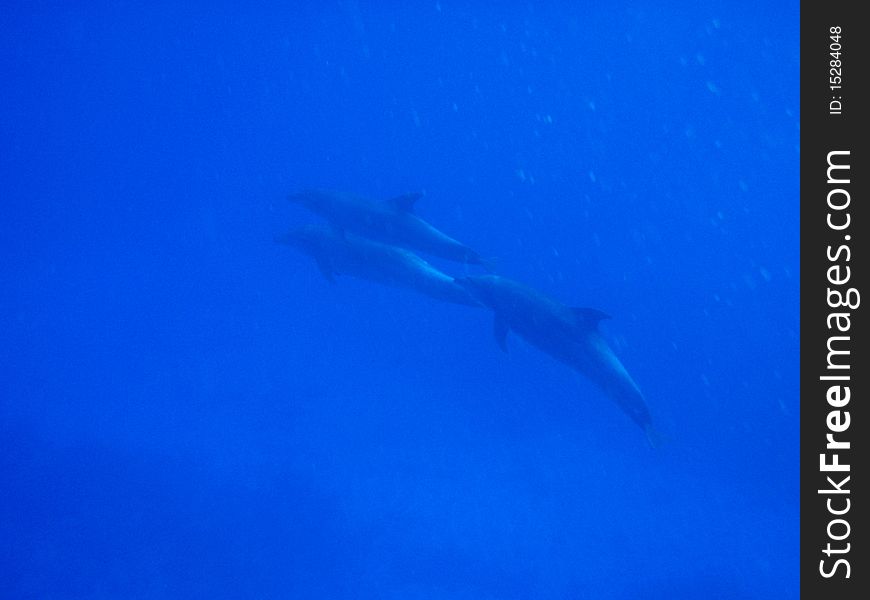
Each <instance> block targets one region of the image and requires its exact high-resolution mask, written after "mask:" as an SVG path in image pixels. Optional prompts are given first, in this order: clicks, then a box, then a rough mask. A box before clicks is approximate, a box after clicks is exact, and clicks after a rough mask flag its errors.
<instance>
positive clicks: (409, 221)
mask: <svg viewBox="0 0 870 600" xmlns="http://www.w3.org/2000/svg"><path fill="white" fill-rule="evenodd" d="M422 196H423V195H422V194H417V193H414V194H404V195H402V196H397V197H395V198H392V199H390V200H388V201H386V202H372V201H369V200H365V199H363V198H358V197H356V196H352V195H350V194H342V193H338V192H328V191H323V190H307V191H304V192H299V193H297V194H291V195H290V196H289V197H288V199H289V200H290V201H291V202H295V203H297V204H300V205H301V206H304V207H305V208H307V209H308V210H310V211H311V212H313V213H315V214H318V215H320V216H321V217H324V218H325V219H327V220H328V221H329V222H330V223H331V224H332V226H333V227H334V228H335V229H336V231H338V232H340V233H343V232H344V231H349V232H351V233H356V234H358V235H361V236H364V237H367V238H369V239H372V240H375V241H378V242H382V243H385V244H390V245H394V246H401V247H403V248H408V249H410V250H418V251H420V252H425V253H427V254H431V255H432V256H437V257H440V258H445V259H447V260H453V261H457V262H462V263H467V264H472V265H481V266H484V267H487V265H486V261H485V260H484V259H482V258H481V257H480V255H479V254H478V253H477V252H475V251H474V250H472V249H471V248H469V247H468V246H466V245H465V244H463V243H461V242H458V241H456V240H454V239H453V238H451V237H450V236H448V235H446V234H444V233H442V232H441V231H439V230H438V229H436V228H435V227H433V226H432V225H430V224H429V223H427V222H426V221H424V220H423V219H421V218H420V217H418V216H417V215H415V214H414V203H415V202H416V201H417V200H419V199H420V198H421V197H422ZM487 268H488V267H487Z"/></svg>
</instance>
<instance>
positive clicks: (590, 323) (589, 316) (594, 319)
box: [571, 307, 611, 329]
mask: <svg viewBox="0 0 870 600" xmlns="http://www.w3.org/2000/svg"><path fill="white" fill-rule="evenodd" d="M571 312H573V313H574V316H575V317H577V324H578V325H580V326H582V327H584V328H586V329H597V328H598V323H600V322H601V321H603V320H604V319H610V318H611V317H610V315H608V314H607V313H605V312H602V311H600V310H598V309H597V308H578V307H571Z"/></svg>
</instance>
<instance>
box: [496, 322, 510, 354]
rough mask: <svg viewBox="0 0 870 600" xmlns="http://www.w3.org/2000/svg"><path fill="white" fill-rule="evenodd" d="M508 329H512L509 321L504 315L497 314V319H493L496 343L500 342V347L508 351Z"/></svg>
mask: <svg viewBox="0 0 870 600" xmlns="http://www.w3.org/2000/svg"><path fill="white" fill-rule="evenodd" d="M508 331H510V325H508V322H507V321H505V320H504V319H503V318H502V317H500V316H498V315H496V316H495V321H493V328H492V332H493V334H494V335H495V343H496V344H498V347H499V348H501V349H502V350H503V351H504V352H507V351H508V347H507V334H508Z"/></svg>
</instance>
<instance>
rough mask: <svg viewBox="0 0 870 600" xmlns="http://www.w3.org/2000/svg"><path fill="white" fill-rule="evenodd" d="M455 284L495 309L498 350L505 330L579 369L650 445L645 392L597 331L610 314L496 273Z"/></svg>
mask: <svg viewBox="0 0 870 600" xmlns="http://www.w3.org/2000/svg"><path fill="white" fill-rule="evenodd" d="M456 283H457V284H458V285H460V286H462V287H464V288H465V289H466V290H468V292H469V293H470V294H471V295H472V296H473V297H474V298H475V299H477V300H478V301H479V302H480V303H481V304H483V305H484V306H486V307H488V308H489V309H491V310H492V311H493V313H495V326H494V333H495V339H496V342H497V343H498V345H499V346H500V347H501V348H502V350H504V351H507V334H508V332H509V331H511V330H513V331H515V332H516V333H517V334H518V335H519V336H520V337H522V338H523V339H524V340H526V341H527V342H528V343H530V344H531V345H533V346H535V347H536V348H538V349H539V350H542V351H543V352H546V353H547V354H549V355H550V356H552V357H553V358H555V359H557V360H559V361H561V362H563V363H565V364H567V365H569V366H570V367H572V368H573V369H575V370H576V371H579V372H580V373H582V374H583V375H585V376H586V377H588V378H589V379H590V380H592V381H593V382H594V383H595V384H597V385H598V386H599V387H600V388H601V389H602V390H603V391H604V393H605V394H606V395H607V396H608V397H610V398H611V399H612V400H613V401H615V402H616V404H617V405H618V406H619V407H620V408H621V409H622V410H623V411H624V412H625V413H626V414H628V416H629V417H631V419H632V420H633V421H634V422H635V423H637V424H638V425H639V426H640V427H641V428H642V429H643V430H644V432H646V434H647V438H648V440H649V442H650V444H651V445H654V437H655V432H654V430H653V428H652V418H651V417H650V414H649V409H648V408H647V406H646V402H644V399H643V395H642V394H641V392H640V389H639V388H638V387H637V384H636V383H635V382H634V380H633V379H632V378H631V375H629V374H628V371H626V370H625V367H624V366H623V365H622V363H621V362H620V361H619V359H618V358H617V357H616V354H614V353H613V350H612V349H611V348H610V346H609V345H608V344H607V342H606V341H605V339H604V337H603V336H602V335H601V333H600V332H599V331H598V323H599V322H600V321H601V320H602V319H607V318H609V317H608V315H606V314H604V313H603V312H601V311H600V310H596V309H594V308H571V307H569V306H566V305H564V304H562V303H560V302H557V301H556V300H553V299H552V298H549V297H547V296H545V295H544V294H542V293H540V292H538V291H537V290H534V289H532V288H530V287H528V286H525V285H523V284H521V283H518V282H516V281H512V280H510V279H506V278H504V277H499V276H497V275H482V276H475V277H462V278H457V279H456Z"/></svg>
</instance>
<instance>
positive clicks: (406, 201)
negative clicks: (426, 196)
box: [387, 192, 423, 212]
mask: <svg viewBox="0 0 870 600" xmlns="http://www.w3.org/2000/svg"><path fill="white" fill-rule="evenodd" d="M422 197H423V194H421V193H420V192H411V193H410V194H402V195H401V196H396V197H395V198H390V199H389V200H387V203H388V204H389V205H390V206H392V207H393V208H395V209H396V210H398V211H400V212H414V203H415V202H417V200H419V199H420V198H422Z"/></svg>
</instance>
